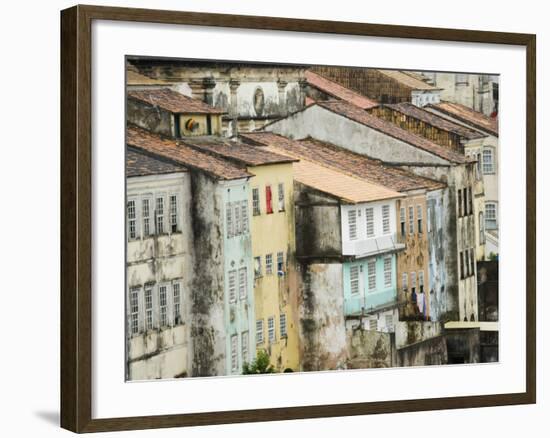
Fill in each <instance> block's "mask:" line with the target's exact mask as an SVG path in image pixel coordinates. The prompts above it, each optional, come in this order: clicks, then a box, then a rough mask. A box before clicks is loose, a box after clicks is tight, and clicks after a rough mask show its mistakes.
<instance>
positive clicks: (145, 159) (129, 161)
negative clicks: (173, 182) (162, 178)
mask: <svg viewBox="0 0 550 438" xmlns="http://www.w3.org/2000/svg"><path fill="white" fill-rule="evenodd" d="M186 171H187V169H185V167H183V166H181V165H178V164H175V163H173V162H170V161H166V160H164V159H160V158H159V157H154V156H151V155H148V154H146V153H144V152H143V151H140V150H136V149H132V148H130V147H129V148H126V176H127V177H132V176H147V175H163V174H167V173H178V172H186Z"/></svg>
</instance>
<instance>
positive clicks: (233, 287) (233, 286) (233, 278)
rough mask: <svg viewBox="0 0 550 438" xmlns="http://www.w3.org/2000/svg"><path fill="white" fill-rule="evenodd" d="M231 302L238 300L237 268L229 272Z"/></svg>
mask: <svg viewBox="0 0 550 438" xmlns="http://www.w3.org/2000/svg"><path fill="white" fill-rule="evenodd" d="M227 283H228V289H229V302H230V303H236V302H237V271H236V270H235V269H233V270H231V271H229V273H228V281H227Z"/></svg>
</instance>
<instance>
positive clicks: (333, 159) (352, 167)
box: [241, 132, 445, 192]
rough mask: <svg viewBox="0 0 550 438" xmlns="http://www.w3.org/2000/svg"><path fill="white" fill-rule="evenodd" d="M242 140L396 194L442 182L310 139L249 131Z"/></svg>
mask: <svg viewBox="0 0 550 438" xmlns="http://www.w3.org/2000/svg"><path fill="white" fill-rule="evenodd" d="M241 137H242V138H243V139H245V140H246V141H250V142H252V143H253V144H257V145H263V146H274V147H276V148H277V149H278V150H280V151H281V152H282V151H284V153H287V154H291V155H292V156H293V157H296V158H299V159H300V160H302V159H305V160H310V161H312V162H315V163H317V164H319V165H322V166H324V167H328V168H331V169H334V170H338V171H340V172H343V173H345V174H347V175H350V176H355V177H357V178H361V179H364V180H367V181H370V182H372V183H375V184H379V185H382V186H385V187H387V188H389V189H391V190H395V191H397V192H407V191H410V190H420V189H426V190H437V189H441V188H444V187H445V184H444V183H441V182H439V181H434V180H431V179H428V178H424V177H421V176H417V175H415V174H414V173H411V172H408V171H406V170H404V169H400V168H397V167H391V166H387V165H385V164H384V163H383V162H381V161H380V160H375V159H372V158H369V157H366V156H364V155H361V154H358V153H355V152H352V151H349V150H347V149H344V148H341V147H339V146H335V145H333V144H330V143H327V142H322V141H319V140H316V139H313V138H307V139H304V140H291V139H289V138H286V137H283V136H281V135H278V134H274V133H272V132H249V133H243V134H241Z"/></svg>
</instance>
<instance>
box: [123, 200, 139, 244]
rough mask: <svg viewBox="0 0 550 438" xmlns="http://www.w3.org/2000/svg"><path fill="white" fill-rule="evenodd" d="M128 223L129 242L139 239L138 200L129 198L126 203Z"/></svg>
mask: <svg viewBox="0 0 550 438" xmlns="http://www.w3.org/2000/svg"><path fill="white" fill-rule="evenodd" d="M130 206H132V207H130ZM126 221H127V230H128V240H136V239H138V238H139V233H138V203H137V199H136V198H128V201H126Z"/></svg>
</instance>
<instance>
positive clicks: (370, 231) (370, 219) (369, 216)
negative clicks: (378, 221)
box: [365, 207, 374, 237]
mask: <svg viewBox="0 0 550 438" xmlns="http://www.w3.org/2000/svg"><path fill="white" fill-rule="evenodd" d="M365 218H366V220H367V237H374V209H373V208H372V207H369V208H367V209H366V210H365Z"/></svg>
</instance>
